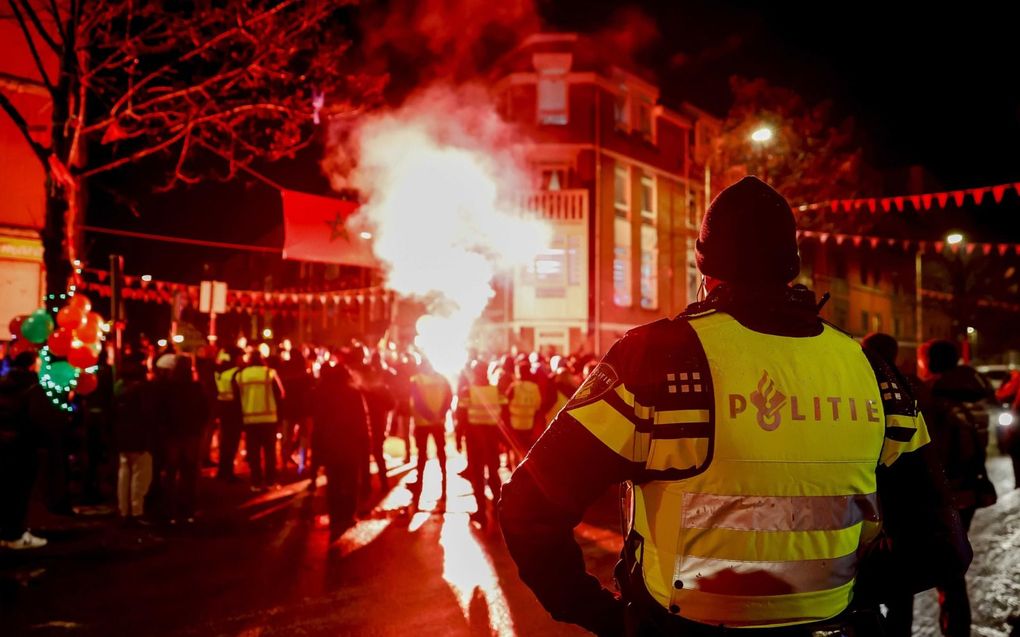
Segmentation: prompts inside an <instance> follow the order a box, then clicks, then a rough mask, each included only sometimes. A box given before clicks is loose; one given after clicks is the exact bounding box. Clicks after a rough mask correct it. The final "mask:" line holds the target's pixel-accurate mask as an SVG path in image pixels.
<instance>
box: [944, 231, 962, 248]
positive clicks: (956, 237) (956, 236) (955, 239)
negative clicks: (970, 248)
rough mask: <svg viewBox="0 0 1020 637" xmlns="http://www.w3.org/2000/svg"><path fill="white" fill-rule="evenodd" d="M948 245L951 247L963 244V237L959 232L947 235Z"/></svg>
mask: <svg viewBox="0 0 1020 637" xmlns="http://www.w3.org/2000/svg"><path fill="white" fill-rule="evenodd" d="M946 243H948V244H949V245H951V246H955V245H959V244H961V243H963V235H962V234H960V233H959V232H951V233H949V234H947V235H946Z"/></svg>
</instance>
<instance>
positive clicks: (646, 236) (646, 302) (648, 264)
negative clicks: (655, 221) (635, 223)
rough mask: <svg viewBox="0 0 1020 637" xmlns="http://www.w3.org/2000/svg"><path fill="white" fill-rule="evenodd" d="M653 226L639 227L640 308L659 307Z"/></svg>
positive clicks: (655, 234)
mask: <svg viewBox="0 0 1020 637" xmlns="http://www.w3.org/2000/svg"><path fill="white" fill-rule="evenodd" d="M657 244H658V235H657V233H656V230H655V226H641V307H643V308H645V309H646V310H654V309H656V308H658V307H659V250H658V245H657Z"/></svg>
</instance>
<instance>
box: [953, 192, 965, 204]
mask: <svg viewBox="0 0 1020 637" xmlns="http://www.w3.org/2000/svg"><path fill="white" fill-rule="evenodd" d="M966 196H967V192H966V191H964V190H954V191H953V201H955V202H956V207H957V208H963V198H964V197H966Z"/></svg>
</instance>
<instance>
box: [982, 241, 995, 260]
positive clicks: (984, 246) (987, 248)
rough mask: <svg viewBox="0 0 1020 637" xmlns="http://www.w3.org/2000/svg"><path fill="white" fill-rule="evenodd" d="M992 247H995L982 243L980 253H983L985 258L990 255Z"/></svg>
mask: <svg viewBox="0 0 1020 637" xmlns="http://www.w3.org/2000/svg"><path fill="white" fill-rule="evenodd" d="M993 247H995V246H993V245H992V244H990V243H982V244H981V252H983V253H984V255H985V256H986V257H987V256H988V255H989V254H991V253H992V248H993Z"/></svg>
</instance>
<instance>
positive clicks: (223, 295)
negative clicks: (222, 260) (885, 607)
mask: <svg viewBox="0 0 1020 637" xmlns="http://www.w3.org/2000/svg"><path fill="white" fill-rule="evenodd" d="M198 311H199V312H207V313H212V314H224V313H225V312H226V311H227V284H226V283H224V282H223V281H202V285H201V286H200V287H199V295H198Z"/></svg>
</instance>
